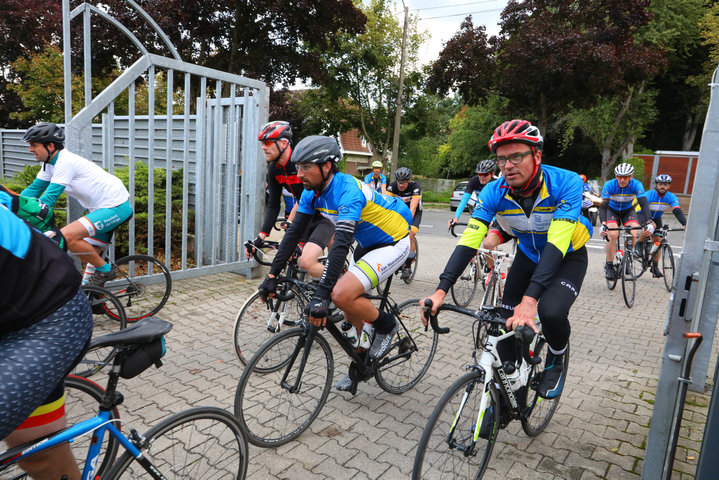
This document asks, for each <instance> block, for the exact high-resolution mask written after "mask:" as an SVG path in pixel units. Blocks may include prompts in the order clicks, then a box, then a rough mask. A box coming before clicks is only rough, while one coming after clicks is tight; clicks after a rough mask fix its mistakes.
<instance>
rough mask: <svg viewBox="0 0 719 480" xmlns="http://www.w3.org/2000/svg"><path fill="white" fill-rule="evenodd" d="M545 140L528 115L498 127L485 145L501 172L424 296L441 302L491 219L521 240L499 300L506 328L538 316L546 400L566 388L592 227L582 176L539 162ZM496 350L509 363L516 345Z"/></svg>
mask: <svg viewBox="0 0 719 480" xmlns="http://www.w3.org/2000/svg"><path fill="white" fill-rule="evenodd" d="M543 144H544V143H543V139H542V135H541V134H540V132H539V129H538V128H537V127H535V126H533V125H532V124H531V123H529V122H528V121H526V120H511V121H508V122H505V123H503V124H502V125H500V126H499V127H497V128H496V129H495V131H494V133H493V135H492V137H491V139H490V140H489V148H490V150H491V151H492V152H493V153H495V154H496V155H497V159H496V160H497V165H498V166H499V169H500V171H501V173H502V177H501V178H499V179H498V180H497V181H495V182H492V183H490V184H488V185H487V186H486V187H485V188H484V189H483V190H482V192H481V193H480V195H479V202H478V204H477V206H476V207H475V209H474V212H473V213H472V218H471V219H470V221H469V222H468V225H467V228H466V229H465V230H464V233H463V235H462V238H461V239H460V240H459V242H458V243H457V247H456V248H455V249H454V252H453V253H452V256H451V257H450V259H449V261H448V262H447V265H446V266H445V269H444V272H443V273H442V274H441V275H440V277H439V278H440V282H439V285H438V286H437V289H436V291H435V292H434V294H432V295H431V296H430V297H429V298H430V299H431V300H432V301H433V310H434V309H436V308H438V307H439V306H440V305H442V302H443V301H444V297H445V296H446V295H447V291H448V290H449V289H450V287H451V286H452V285H453V284H454V282H455V281H456V280H457V278H458V277H459V275H460V274H461V273H462V271H464V268H465V267H466V266H467V264H468V263H469V262H470V260H471V259H472V257H473V256H474V255H475V253H476V251H477V249H478V248H479V246H480V245H481V243H482V239H483V238H484V237H485V235H486V233H487V231H488V229H489V225H490V222H491V221H492V218H496V220H497V222H498V223H499V224H500V226H501V227H502V228H503V229H504V230H505V231H506V232H507V233H509V234H511V235H513V236H515V237H516V238H517V241H518V243H517V246H518V249H517V254H516V256H515V258H514V262H513V263H512V266H511V268H510V270H509V273H508V275H507V281H506V284H505V291H504V297H503V298H502V308H503V310H504V314H505V315H506V317H507V328H512V329H513V328H516V327H518V326H520V325H529V326H530V327H531V328H532V329H534V331H535V332H536V331H537V328H536V326H535V324H534V319H535V316H536V315H537V314H539V318H540V319H541V321H542V327H543V330H544V335H545V336H546V338H547V342H548V344H549V352H548V353H547V359H546V365H545V370H544V377H543V379H542V381H541V383H540V385H539V387H538V389H537V391H538V393H539V395H541V396H542V397H544V398H555V397H557V396H558V395H559V394H560V393H561V391H562V388H563V378H564V375H562V373H563V369H564V366H563V365H564V362H563V361H564V358H563V355H564V353H565V351H566V350H567V347H568V345H569V334H570V325H569V319H568V315H569V309H570V308H571V306H572V304H573V303H574V301H575V300H576V298H577V295H578V294H579V290H580V288H581V286H582V282H583V280H584V274H585V273H586V270H587V249H586V247H585V244H586V243H587V241H589V239H590V238H591V236H592V226H591V224H590V223H589V221H588V220H587V219H586V218H585V217H583V216H582V215H581V209H582V181H581V179H580V178H579V176H578V175H577V174H576V173H574V172H570V171H568V170H564V169H561V168H557V167H551V166H547V165H543V164H542V147H543ZM421 303H422V304H423V303H424V300H422V301H421ZM423 322H425V323H426V319H424V318H423ZM507 343H511V345H508V344H507ZM499 353H500V357H501V358H502V359H503V360H505V361H507V360H511V359H512V357H513V356H514V355H515V353H514V343H513V342H504V341H503V342H501V343H500V350H499Z"/></svg>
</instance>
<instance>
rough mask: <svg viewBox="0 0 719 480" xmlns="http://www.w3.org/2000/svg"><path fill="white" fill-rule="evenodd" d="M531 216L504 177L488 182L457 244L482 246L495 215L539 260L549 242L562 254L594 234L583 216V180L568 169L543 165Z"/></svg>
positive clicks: (535, 258) (524, 248) (532, 255)
mask: <svg viewBox="0 0 719 480" xmlns="http://www.w3.org/2000/svg"><path fill="white" fill-rule="evenodd" d="M539 188H540V191H539V194H538V196H537V198H536V200H535V202H534V206H533V207H532V210H531V211H530V214H529V216H527V214H525V213H524V210H523V209H522V207H521V206H520V205H519V204H518V203H517V201H516V200H515V199H514V198H512V196H511V195H510V193H509V187H508V185H507V182H506V181H505V179H504V178H500V179H498V180H496V181H494V182H491V183H489V184H487V185H486V186H485V187H484V189H482V192H481V193H480V194H479V202H478V203H477V206H476V207H475V209H474V212H473V213H472V220H479V221H474V222H473V221H472V220H470V222H469V223H470V224H469V225H468V226H467V229H466V230H465V232H464V234H463V235H462V239H461V240H460V242H459V244H458V245H466V246H468V247H471V248H475V249H476V248H479V246H480V243H481V241H482V239H483V238H484V236H485V234H486V232H487V227H486V224H489V223H490V222H491V221H492V218H496V219H497V222H498V223H499V225H500V226H501V227H502V229H503V230H504V231H506V232H507V233H509V234H511V235H512V236H514V237H516V238H517V242H518V245H519V248H520V250H522V252H524V254H525V255H527V257H529V258H530V259H531V260H532V261H533V262H535V263H539V260H540V259H541V257H542V252H543V250H544V248H545V246H546V245H547V244H548V243H551V244H552V245H554V246H555V247H556V248H557V250H559V252H561V254H562V255H564V254H566V253H568V252H572V251H574V250H577V249H579V248H581V247H583V246H584V245H585V244H586V243H587V242H588V241H589V239H590V238H591V237H592V225H591V224H590V223H589V220H588V219H586V218H585V217H584V216H582V215H581V210H582V190H583V189H582V179H581V178H580V177H579V176H578V175H577V174H576V173H575V172H570V171H569V170H564V169H561V168H557V167H552V166H548V165H542V185H541V186H540V187H539Z"/></svg>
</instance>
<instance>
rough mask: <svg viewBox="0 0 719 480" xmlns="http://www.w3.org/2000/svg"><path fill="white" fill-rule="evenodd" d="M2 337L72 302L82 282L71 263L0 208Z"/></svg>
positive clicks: (34, 232) (44, 239) (58, 250)
mask: <svg viewBox="0 0 719 480" xmlns="http://www.w3.org/2000/svg"><path fill="white" fill-rule="evenodd" d="M0 272H2V280H0V334H5V333H7V332H10V331H14V330H18V329H20V328H23V327H26V326H28V325H32V324H33V323H35V322H37V321H39V320H41V319H42V318H44V317H46V316H48V315H49V314H51V313H52V312H54V311H55V310H57V309H58V308H59V307H60V306H62V305H64V304H65V303H67V302H68V301H69V300H70V299H71V298H73V297H74V296H75V295H76V294H77V291H78V288H79V286H80V281H81V279H82V278H81V275H80V272H79V270H78V269H77V268H76V267H75V265H74V263H73V261H72V259H71V258H70V257H69V256H68V255H67V254H66V253H65V252H63V251H62V250H61V249H59V248H58V247H57V245H55V244H54V243H53V242H52V241H50V240H49V239H48V238H47V237H46V236H45V235H43V234H42V233H40V232H39V231H38V230H35V229H34V228H31V227H29V226H28V225H27V224H26V223H25V222H23V221H22V220H21V219H20V218H19V217H17V216H15V215H14V214H13V213H11V212H10V211H9V210H8V209H7V208H5V206H4V205H0Z"/></svg>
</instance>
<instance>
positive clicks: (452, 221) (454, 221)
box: [447, 217, 457, 230]
mask: <svg viewBox="0 0 719 480" xmlns="http://www.w3.org/2000/svg"><path fill="white" fill-rule="evenodd" d="M455 223H457V217H452V218H450V219H449V222H447V230H451V229H452V225H454V224H455Z"/></svg>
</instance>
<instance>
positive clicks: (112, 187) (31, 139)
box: [21, 122, 132, 284]
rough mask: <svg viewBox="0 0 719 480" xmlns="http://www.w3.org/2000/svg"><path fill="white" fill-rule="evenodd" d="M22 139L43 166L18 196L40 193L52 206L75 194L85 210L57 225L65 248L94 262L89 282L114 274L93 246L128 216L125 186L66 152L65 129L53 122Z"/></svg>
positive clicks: (105, 239) (129, 208)
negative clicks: (61, 198) (60, 226)
mask: <svg viewBox="0 0 719 480" xmlns="http://www.w3.org/2000/svg"><path fill="white" fill-rule="evenodd" d="M23 141H25V142H28V143H29V144H30V147H29V150H30V153H32V154H33V155H35V159H36V160H37V161H38V162H40V163H42V164H43V166H42V169H40V171H39V172H38V174H37V178H36V179H35V180H34V181H33V182H32V184H30V186H28V187H27V188H26V189H25V190H23V191H22V193H21V195H25V196H28V197H35V198H39V199H40V201H41V202H43V203H45V204H47V205H49V206H50V207H52V206H53V205H55V202H56V201H57V199H58V197H59V196H60V195H61V194H62V193H63V192H65V193H67V195H68V196H69V197H72V198H75V199H76V200H77V201H78V202H79V203H80V205H82V207H83V208H85V209H86V210H88V211H89V213H88V214H87V215H85V216H83V217H81V218H80V219H78V220H76V221H74V222H72V223H70V224H69V225H66V226H65V227H63V228H62V229H61V232H62V234H63V236H64V237H65V239H66V241H67V246H68V249H69V250H70V251H71V252H76V253H78V254H80V255H78V256H79V257H80V260H81V261H82V263H89V264H90V265H92V266H94V267H95V269H94V272H95V273H94V275H93V277H92V279H91V280H90V283H97V284H102V283H104V282H106V281H108V280H111V279H112V278H115V277H116V276H117V273H116V272H115V271H114V270H113V269H112V268H111V267H110V265H109V264H108V263H106V262H105V261H104V260H103V259H102V258H101V257H100V255H99V254H98V253H97V251H96V250H95V248H93V246H97V247H101V246H103V245H105V244H107V243H109V242H110V240H111V238H112V231H113V230H114V229H115V228H117V227H118V226H119V225H121V224H122V223H124V222H125V221H127V220H128V219H129V218H130V217H132V206H131V205H130V200H129V199H130V194H129V193H128V191H127V189H126V188H125V185H124V184H123V183H122V181H121V180H120V179H119V178H117V177H115V176H114V175H111V174H109V173H108V172H106V171H105V170H103V169H102V168H100V167H99V166H97V165H95V164H94V163H93V162H91V161H89V160H87V159H85V158H83V157H81V156H79V155H76V154H74V153H71V152H69V151H67V150H66V149H65V148H64V144H65V132H64V131H63V129H62V128H60V127H59V126H57V125H55V124H54V123H44V122H43V123H38V124H37V125H35V126H33V127H31V128H29V129H28V130H27V132H26V133H25V136H24V137H23Z"/></svg>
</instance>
